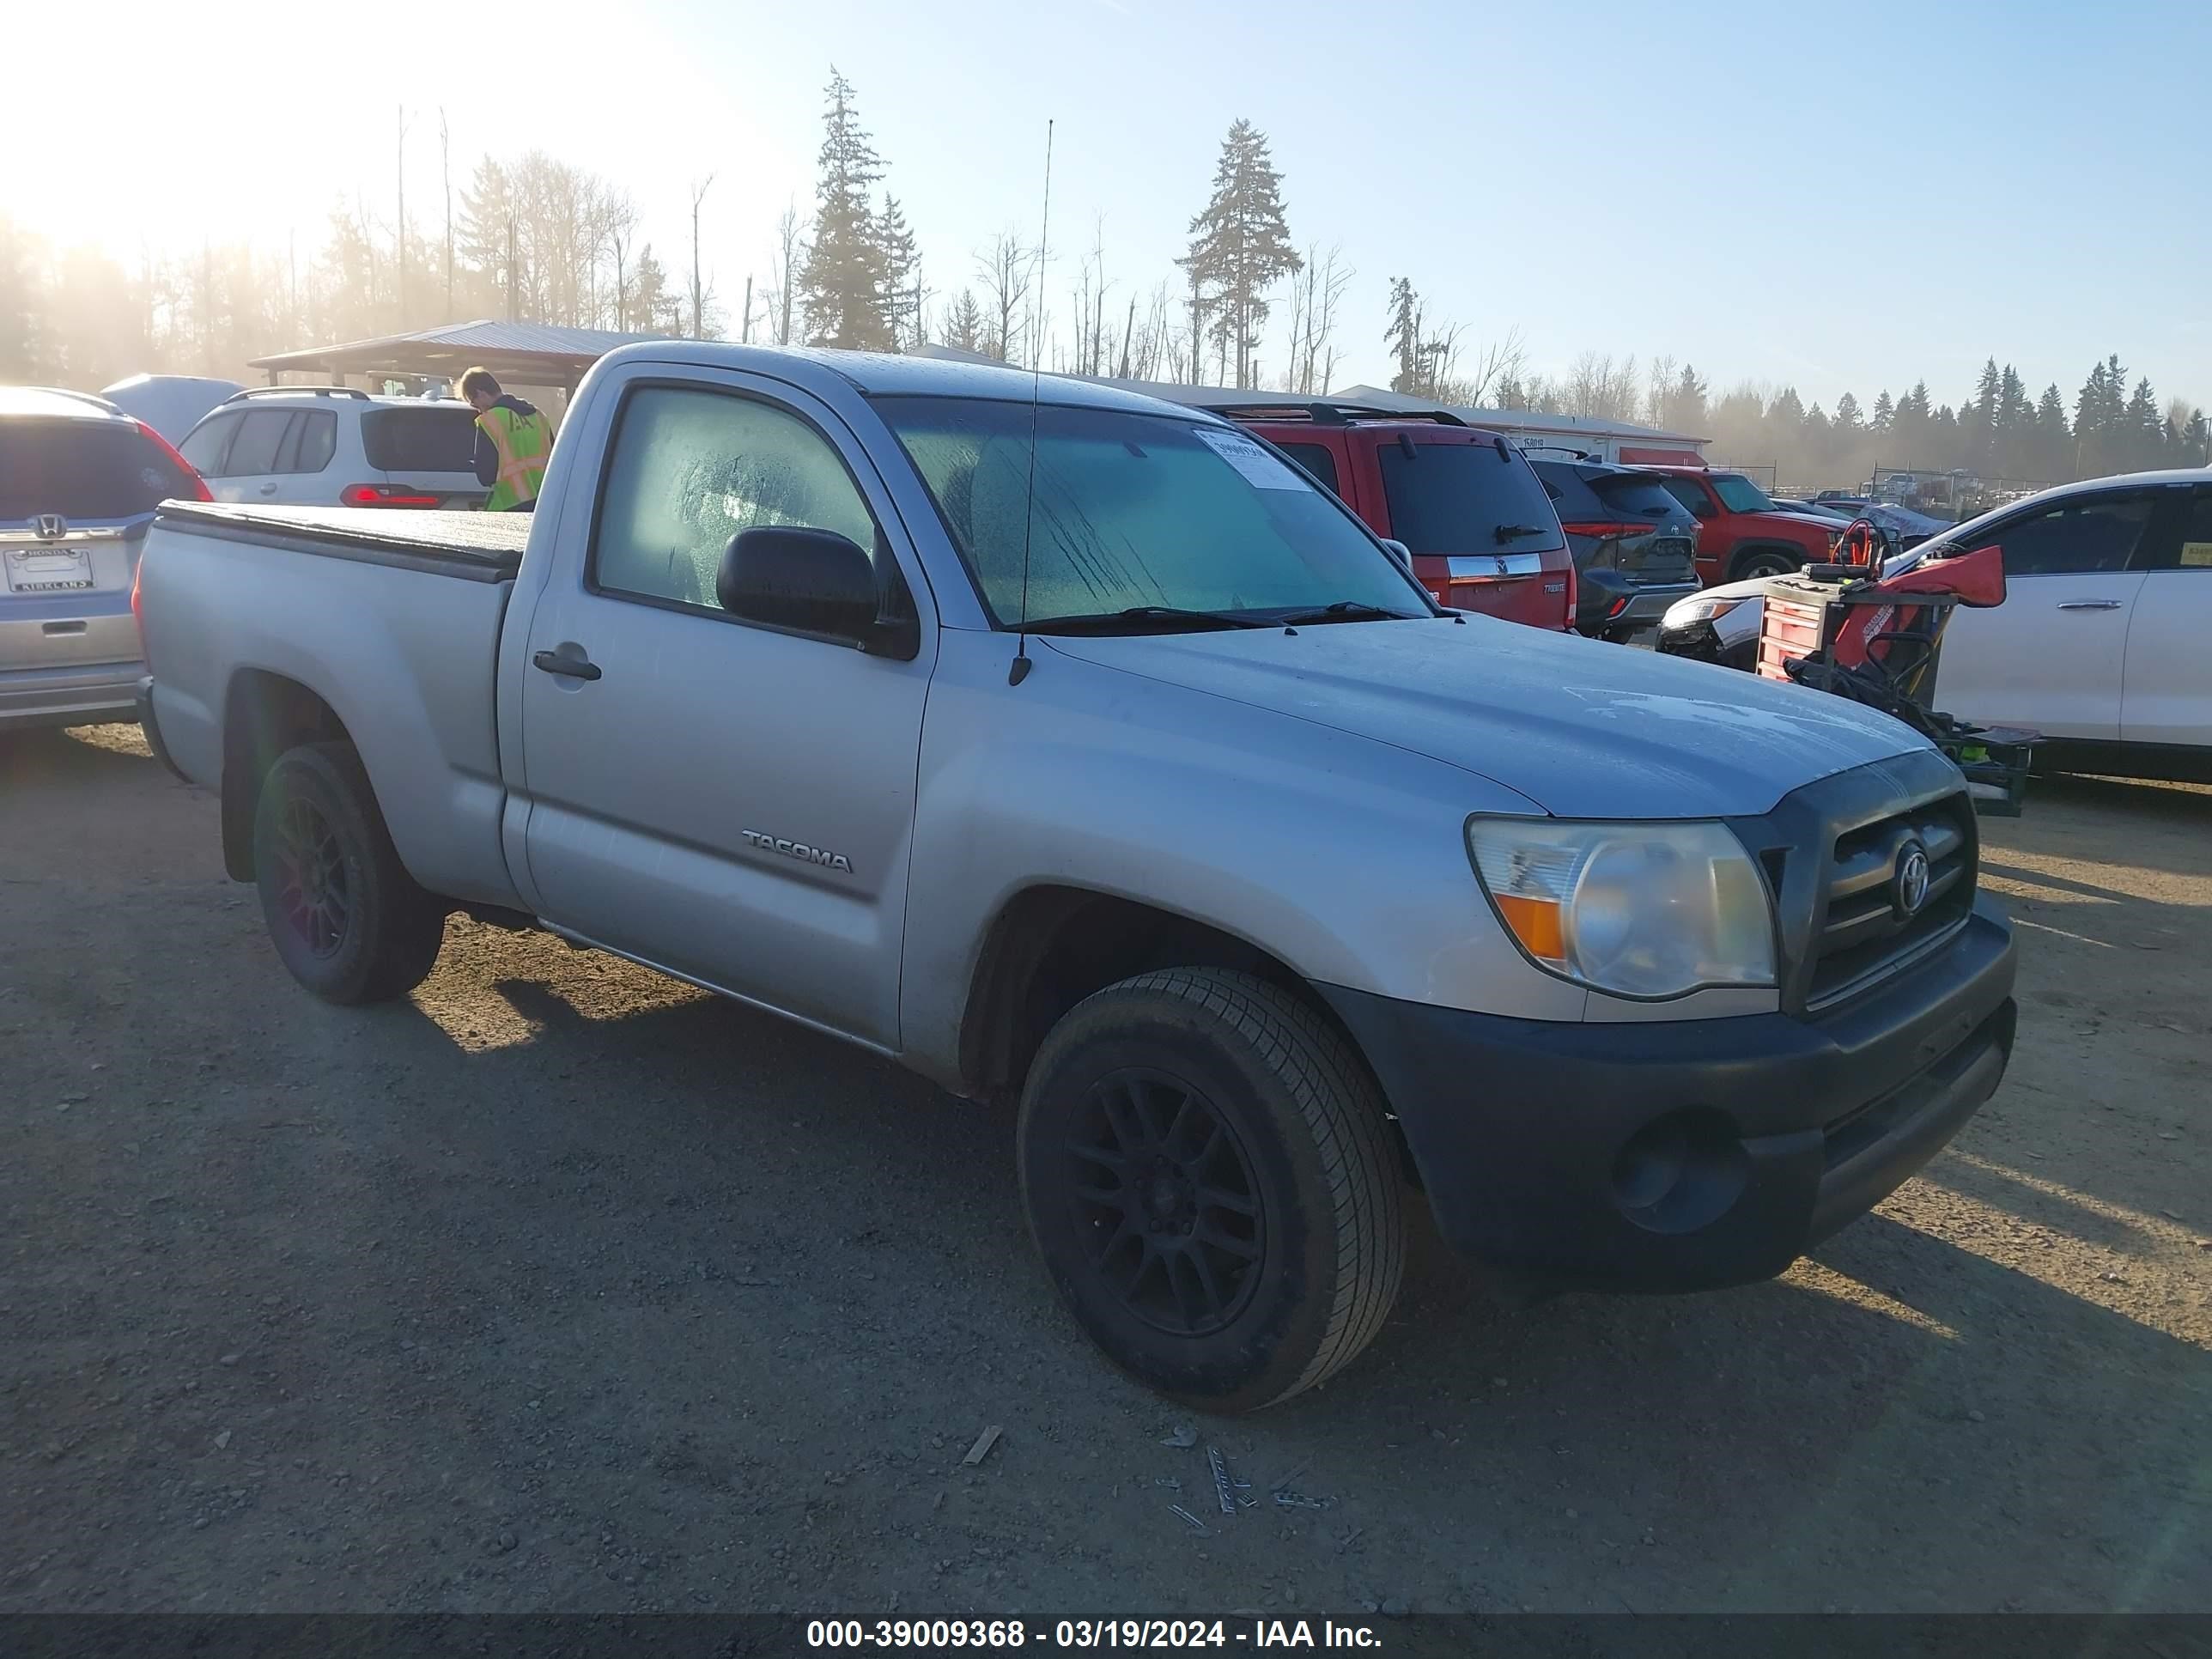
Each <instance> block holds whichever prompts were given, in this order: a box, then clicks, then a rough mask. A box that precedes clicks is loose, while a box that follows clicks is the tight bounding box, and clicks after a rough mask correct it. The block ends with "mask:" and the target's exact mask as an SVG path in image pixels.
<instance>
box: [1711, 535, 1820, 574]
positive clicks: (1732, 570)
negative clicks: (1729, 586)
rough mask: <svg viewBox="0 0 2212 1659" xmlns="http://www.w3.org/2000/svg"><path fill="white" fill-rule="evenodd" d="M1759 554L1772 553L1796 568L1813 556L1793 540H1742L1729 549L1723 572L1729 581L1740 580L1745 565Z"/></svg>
mask: <svg viewBox="0 0 2212 1659" xmlns="http://www.w3.org/2000/svg"><path fill="white" fill-rule="evenodd" d="M1761 554H1772V555H1775V556H1778V557H1781V558H1784V559H1787V560H1788V561H1789V562H1790V568H1792V569H1796V568H1802V567H1803V566H1804V565H1806V564H1808V563H1810V562H1812V557H1813V556H1812V555H1811V554H1809V553H1808V552H1807V551H1806V550H1804V549H1803V548H1802V547H1800V546H1798V545H1797V544H1796V543H1795V542H1771V541H1767V542H1743V543H1741V544H1738V545H1737V546H1735V547H1734V548H1732V549H1731V550H1729V559H1728V568H1727V570H1726V572H1725V573H1724V574H1725V575H1726V577H1727V579H1728V580H1729V581H1732V582H1734V581H1741V580H1744V577H1745V567H1746V566H1747V565H1748V564H1749V563H1750V562H1752V561H1753V559H1755V558H1757V557H1759V556H1760V555H1761Z"/></svg>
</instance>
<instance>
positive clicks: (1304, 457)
mask: <svg viewBox="0 0 2212 1659" xmlns="http://www.w3.org/2000/svg"><path fill="white" fill-rule="evenodd" d="M1275 447H1276V448H1278V449H1279V450H1281V451H1282V452H1283V453H1284V454H1285V455H1287V456H1289V457H1290V458H1291V459H1292V460H1294V461H1296V462H1297V464H1298V465H1300V466H1302V467H1304V468H1305V470H1306V471H1309V472H1310V473H1312V474H1313V475H1314V477H1316V478H1318V479H1320V480H1321V481H1322V483H1325V484H1327V485H1328V487H1329V488H1330V489H1333V490H1337V493H1338V494H1339V495H1341V494H1342V493H1343V492H1342V491H1341V490H1338V489H1337V483H1336V457H1335V456H1334V455H1332V454H1330V453H1328V447H1327V446H1326V445H1323V444H1277V445H1276V446H1275Z"/></svg>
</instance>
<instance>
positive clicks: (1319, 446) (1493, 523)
mask: <svg viewBox="0 0 2212 1659" xmlns="http://www.w3.org/2000/svg"><path fill="white" fill-rule="evenodd" d="M1218 412H1219V413H1221V414H1224V415H1226V416H1229V417H1230V418H1231V419H1232V420H1234V421H1236V422H1237V423H1238V424H1240V425H1242V426H1243V427H1244V428H1246V429H1247V430H1248V431H1251V432H1254V433H1256V434H1258V435H1260V436H1261V437H1262V438H1265V439H1267V441H1268V442H1270V443H1272V444H1273V445H1274V446H1275V447H1277V448H1278V449H1279V450H1281V451H1282V453H1284V454H1285V455H1288V456H1289V457H1290V458H1291V459H1292V460H1294V461H1296V462H1297V464H1298V465H1300V466H1303V467H1304V468H1305V470H1306V471H1308V472H1310V473H1311V474H1312V475H1313V476H1314V477H1316V478H1318V479H1319V480H1320V481H1321V482H1322V483H1324V484H1326V485H1327V486H1328V488H1329V489H1333V490H1334V491H1335V492H1336V494H1337V496H1338V498H1339V499H1340V500H1341V501H1343V502H1344V504H1345V505H1346V507H1350V508H1351V509H1352V511H1353V512H1354V513H1358V515H1359V517H1360V518H1361V520H1364V522H1365V523H1366V525H1367V526H1368V527H1369V528H1370V529H1371V530H1372V531H1374V532H1375V533H1376V535H1378V536H1383V537H1386V538H1390V539H1392V540H1395V541H1397V542H1400V543H1402V544H1404V545H1405V546H1406V547H1407V549H1408V550H1411V552H1412V554H1413V574H1414V575H1415V576H1417V577H1418V578H1419V580H1420V583H1421V586H1424V587H1425V588H1427V589H1428V591H1429V593H1430V595H1431V597H1432V598H1433V599H1436V601H1437V603H1438V604H1439V605H1451V606H1454V607H1455V608H1456V609H1459V610H1462V611H1480V612H1481V613H1482V614H1483V615H1485V616H1491V617H1502V618H1503V619H1504V620H1505V621H1507V622H1517V623H1528V625H1529V626H1531V627H1533V628H1549V629H1569V628H1572V627H1573V626H1575V623H1576V621H1577V601H1576V598H1575V562H1574V557H1573V556H1572V554H1571V553H1570V552H1569V551H1568V548H1567V538H1566V536H1565V532H1562V531H1561V529H1560V528H1559V515H1558V514H1557V513H1554V512H1553V510H1552V506H1551V501H1550V498H1549V497H1548V496H1547V495H1546V494H1545V492H1544V487H1543V485H1542V484H1541V483H1538V482H1537V478H1536V475H1535V474H1534V472H1532V471H1529V465H1528V459H1527V458H1526V457H1525V456H1523V455H1522V453H1521V452H1520V451H1519V450H1518V449H1516V448H1515V447H1514V446H1513V445H1511V444H1510V443H1509V442H1507V441H1505V440H1504V438H1502V437H1500V436H1498V435H1497V434H1495V433H1491V432H1483V431H1479V430H1477V429H1476V428H1473V427H1470V426H1468V425H1467V424H1466V423H1465V422H1462V421H1461V420H1459V419H1458V418H1457V417H1456V416H1452V415H1449V414H1445V413H1443V412H1442V411H1437V412H1436V413H1434V414H1431V415H1411V416H1409V415H1401V414H1391V413H1389V412H1387V411H1385V410H1370V409H1362V408H1358V407H1356V406H1353V405H1350V404H1261V405H1259V406H1257V407H1255V408H1251V409H1233V410H1219V411H1218Z"/></svg>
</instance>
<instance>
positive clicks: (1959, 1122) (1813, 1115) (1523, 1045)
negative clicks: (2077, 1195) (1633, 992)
mask: <svg viewBox="0 0 2212 1659" xmlns="http://www.w3.org/2000/svg"><path fill="white" fill-rule="evenodd" d="M2013 972H2014V960H2013V942H2012V933H2011V929H2010V927H2009V926H2008V924H2007V923H2006V921H2005V920H2004V917H2003V915H2002V912H2000V911H1999V910H1998V909H1997V908H1996V907H1995V906H1994V905H1993V904H1991V903H1990V902H1989V901H1988V900H1987V899H1986V898H1984V899H1983V900H1981V901H1980V902H1978V904H1977V906H1976V908H1975V910H1974V912H1973V914H1972V915H1971V916H1970V917H1969V918H1968V919H1967V921H1966V925H1965V926H1964V927H1962V928H1961V929H1960V932H1959V933H1957V934H1955V935H1954V937H1953V938H1952V939H1950V941H1949V942H1948V944H1947V945H1945V946H1944V948H1943V949H1942V951H1939V952H1937V953H1936V955H1935V956H1934V957H1932V958H1929V959H1927V960H1924V961H1923V962H1921V963H1918V964H1917V965H1916V966H1915V967H1914V968H1912V969H1909V970H1907V971H1906V972H1904V973H1901V974H1899V975H1898V976H1897V977H1896V978H1895V979H1893V980H1891V981H1888V982H1887V983H1885V984H1883V985H1882V986H1881V987H1878V988H1877V989H1875V991H1873V992H1871V993H1869V994H1868V995H1866V996H1865V997H1863V998H1862V999H1860V1000H1857V1001H1856V1002H1853V1003H1851V1004H1850V1005H1849V1006H1846V1007H1844V1008H1842V1009H1840V1010H1838V1011H1836V1012H1833V1013H1832V1014H1829V1015H1826V1016H1824V1017H1822V1018H1819V1019H1805V1018H1795V1017H1792V1016H1790V1015H1788V1014H1782V1013H1774V1014H1753V1015H1746V1016H1742V1017H1739V1018H1732V1019H1705V1020H1683V1021H1676V1022H1673V1023H1665V1022H1658V1023H1635V1024H1558V1023H1553V1022H1547V1021H1541V1020H1526V1019H1507V1018H1498V1017H1496V1016H1493V1015H1488V1014H1478V1013H1468V1012H1461V1011H1458V1010H1454V1009H1449V1008H1437V1007H1432V1006H1428V1005H1426V1004H1422V1003H1412V1002H1401V1001H1396V1000H1391V999H1389V998H1384V997H1377V996H1373V995H1370V994H1366V993H1363V992H1357V991H1348V990H1345V989H1343V988H1341V987H1322V990H1323V993H1324V994H1326V995H1327V996H1328V1000H1329V1001H1330V1002H1331V1004H1332V1005H1333V1006H1334V1007H1335V1008H1336V1010H1337V1012H1338V1013H1339V1014H1340V1016H1341V1017H1342V1018H1343V1019H1344V1021H1345V1024H1346V1025H1347V1026H1349V1027H1350V1029H1351V1030H1352V1035H1353V1036H1354V1037H1355V1038H1356V1039H1357V1040H1358V1042H1359V1044H1360V1046H1361V1048H1363V1050H1364V1052H1365V1054H1366V1055H1367V1058H1368V1060H1369V1063H1370V1065H1371V1066H1373V1067H1374V1069H1375V1073H1376V1078H1377V1079H1378V1080H1379V1081H1380V1082H1381V1084H1382V1085H1383V1091H1384V1093H1385V1094H1386V1095H1387V1096H1388V1097H1389V1102H1390V1106H1391V1109H1392V1110H1393V1111H1394V1112H1395V1113H1396V1114H1397V1115H1398V1119H1399V1121H1400V1123H1401V1126H1402V1127H1403V1129H1404V1131H1405V1134H1406V1139H1407V1144H1408V1145H1409V1146H1410V1147H1411V1149H1412V1152H1413V1161H1414V1164H1415V1165H1416V1167H1417V1168H1418V1170H1419V1173H1420V1177H1421V1182H1422V1184H1423V1186H1424V1187H1425V1188H1426V1190H1427V1192H1428V1195H1429V1201H1430V1206H1431V1210H1432V1211H1433V1212H1434V1214H1435V1217H1436V1221H1437V1227H1438V1229H1439V1231H1442V1232H1443V1235H1444V1237H1446V1238H1447V1239H1448V1240H1449V1242H1450V1243H1452V1245H1453V1246H1454V1247H1455V1249H1459V1250H1461V1251H1462V1252H1464V1253H1465V1254H1467V1255H1471V1256H1474V1257H1475V1258H1477V1259H1478V1260H1480V1261H1483V1262H1485V1263H1486V1264H1488V1265H1490V1266H1492V1267H1496V1268H1498V1269H1501V1270H1504V1271H1505V1272H1507V1273H1511V1274H1513V1275H1515V1276H1516V1277H1518V1278H1521V1279H1526V1280H1528V1281H1533V1282H1535V1283H1538V1284H1541V1285H1546V1286H1549V1287H1556V1288H1589V1289H1616V1290H1639V1291H1694V1290H1706V1289H1712V1288H1716V1287H1718V1286H1721V1285H1739V1284H1745V1283H1748V1282H1750V1281H1752V1280H1755V1279H1770V1278H1771V1277H1773V1276H1774V1275H1775V1274H1776V1273H1780V1272H1782V1271H1783V1270H1784V1268H1786V1267H1789V1265H1790V1263H1791V1262H1792V1261H1795V1260H1796V1258H1797V1257H1798V1256H1800V1255H1802V1254H1803V1253H1804V1252H1805V1251H1806V1250H1807V1249H1810V1248H1811V1247H1812V1246H1813V1245H1814V1244H1817V1243H1820V1240H1822V1239H1823V1238H1826V1237H1827V1236H1828V1235H1829V1234H1831V1233H1832V1232H1834V1231H1836V1230H1837V1229H1838V1227H1841V1226H1842V1225H1844V1224H1845V1223H1846V1222H1848V1221H1850V1220H1852V1219H1854V1218H1857V1217H1858V1216H1860V1215H1863V1214H1864V1213H1865V1212H1867V1211H1868V1210H1869V1209H1871V1208H1873V1207H1874V1206H1875V1205H1876V1204H1878V1203H1880V1202H1881V1200H1883V1199H1884V1198H1886V1197H1887V1196H1888V1195H1889V1194H1891V1193H1892V1192H1893V1191H1895V1190H1896V1189H1897V1188H1899V1186H1901V1185H1903V1184H1904V1182H1905V1181H1906V1180H1907V1179H1908V1178H1910V1177H1911V1176H1912V1175H1913V1174H1914V1173H1915V1172H1916V1171H1917V1170H1919V1169H1920V1168H1921V1167H1922V1166H1923V1164H1926V1163H1927V1162H1928V1161H1929V1159H1930V1158H1933V1157H1935V1155H1936V1153H1937V1152H1940V1151H1941V1150H1942V1148H1943V1146H1945V1145H1946V1144H1947V1143H1948V1141H1949V1140H1950V1139H1951V1138H1952V1136H1954V1134H1956V1133H1958V1132H1959V1130H1960V1127H1962V1126H1963V1125H1964V1124H1965V1122H1966V1120H1967V1119H1968V1118H1969V1117H1971V1116H1972V1115H1973V1114H1974V1111H1975V1109H1977V1108H1978V1107H1979V1106H1980V1105H1981V1103H1983V1102H1984V1101H1985V1100H1987V1099H1988V1098H1989V1097H1990V1095H1991V1094H1992V1093H1994V1092H1995V1091H1996V1086H1997V1084H1998V1082H1999V1081H2000V1080H2001V1079H2002V1078H2003V1076H2004V1071H2005V1066H2006V1063H2007V1061H2008V1060H2009V1059H2010V1057H2011V1054H2012V1046H2013V1029H2014V1024H2015V1018H2016V1012H2017V1010H2016V1008H2015V1004H2014V1002H2013V1000H2012V987H2013Z"/></svg>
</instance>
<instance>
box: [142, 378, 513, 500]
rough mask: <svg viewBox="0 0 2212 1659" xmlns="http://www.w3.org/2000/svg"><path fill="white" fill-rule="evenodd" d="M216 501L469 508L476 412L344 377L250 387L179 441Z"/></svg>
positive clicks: (480, 490) (478, 488) (473, 493)
mask: <svg viewBox="0 0 2212 1659" xmlns="http://www.w3.org/2000/svg"><path fill="white" fill-rule="evenodd" d="M179 448H180V449H182V450H183V452H184V453H185V459H188V460H190V461H191V464H192V465H193V466H194V467H196V468H197V469H198V471H199V474H200V476H201V477H204V478H205V479H206V480H207V483H208V488H209V489H210V490H211V491H213V492H214V495H215V498H216V500H217V501H246V502H267V503H271V504H279V503H281V504H283V505H286V506H292V507H449V508H452V507H482V506H483V502H484V497H485V496H486V495H489V494H490V493H491V492H490V490H489V488H488V487H487V486H485V485H483V484H482V483H478V482H477V475H476V464H475V459H474V456H475V449H476V412H475V411H474V410H471V408H470V407H469V406H468V405H467V404H464V403H454V402H449V401H445V400H439V401H435V402H434V401H430V400H428V399H424V398H372V397H370V396H369V395H368V393H367V392H359V391H356V390H355V389H353V388H352V387H350V386H259V387H256V388H254V389H253V390H252V391H248V392H240V393H239V394H238V395H237V396H236V397H234V398H228V399H226V400H225V401H224V402H223V403H222V404H218V405H217V406H216V408H215V409H213V410H210V411H209V412H208V414H206V415H205V416H202V417H201V420H200V422H199V424H198V425H197V426H195V427H194V428H192V429H191V435H189V436H188V437H186V438H185V441H184V442H183V443H182V444H181V445H179Z"/></svg>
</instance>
